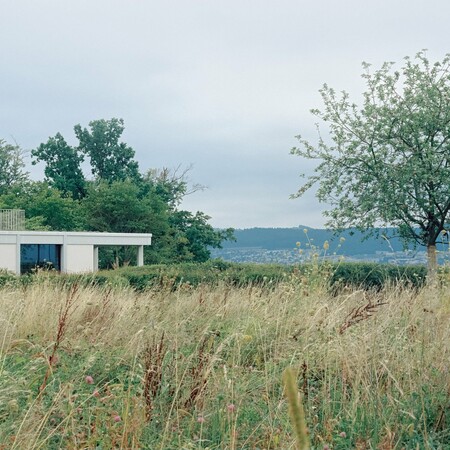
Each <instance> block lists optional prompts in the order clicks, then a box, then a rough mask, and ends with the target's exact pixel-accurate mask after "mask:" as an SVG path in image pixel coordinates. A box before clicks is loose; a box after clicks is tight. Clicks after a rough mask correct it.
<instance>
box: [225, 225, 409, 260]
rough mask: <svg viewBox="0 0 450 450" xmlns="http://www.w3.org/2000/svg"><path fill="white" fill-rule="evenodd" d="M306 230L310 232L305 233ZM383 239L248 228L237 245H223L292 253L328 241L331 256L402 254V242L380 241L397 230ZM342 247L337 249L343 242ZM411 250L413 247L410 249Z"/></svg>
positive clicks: (313, 230)
mask: <svg viewBox="0 0 450 450" xmlns="http://www.w3.org/2000/svg"><path fill="white" fill-rule="evenodd" d="M304 230H307V233H305V231H304ZM377 231H378V232H379V234H380V237H378V238H376V237H375V236H374V237H370V238H367V237H366V235H364V234H362V233H361V232H359V231H357V230H354V229H349V230H346V231H344V232H343V233H340V234H338V235H335V234H334V233H333V232H332V231H330V230H324V229H316V228H309V227H305V226H299V227H297V228H248V229H243V230H239V229H238V230H236V231H235V236H236V239H237V240H236V242H224V244H223V248H224V249H238V248H260V249H265V250H291V249H293V248H294V247H295V246H296V243H297V242H300V243H301V248H308V247H307V244H310V245H315V246H317V247H318V248H320V249H321V248H322V246H323V244H324V242H325V241H328V242H329V244H330V247H329V253H333V252H335V251H338V253H339V254H344V255H346V256H352V255H361V254H374V253H376V252H379V251H382V252H389V251H396V252H397V251H402V250H403V244H402V242H401V240H400V239H398V238H394V237H391V238H389V241H387V240H386V239H384V238H382V237H381V234H382V232H384V233H386V234H387V235H391V236H392V235H393V234H394V230H393V229H388V230H385V229H383V230H377ZM341 238H344V239H345V241H344V242H342V243H341V246H340V247H339V249H338V245H339V243H340V239H341ZM411 248H412V247H411Z"/></svg>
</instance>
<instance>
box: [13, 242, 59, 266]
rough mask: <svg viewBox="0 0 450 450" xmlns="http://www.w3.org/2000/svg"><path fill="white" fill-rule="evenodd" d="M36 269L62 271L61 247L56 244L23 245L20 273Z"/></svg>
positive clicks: (21, 248)
mask: <svg viewBox="0 0 450 450" xmlns="http://www.w3.org/2000/svg"><path fill="white" fill-rule="evenodd" d="M36 268H41V269H47V270H51V269H55V270H60V269H61V246H60V245H55V244H22V245H21V246H20V272H21V273H27V272H31V271H32V270H34V269H36Z"/></svg>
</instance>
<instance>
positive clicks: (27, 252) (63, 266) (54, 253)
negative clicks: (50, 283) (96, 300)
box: [0, 230, 152, 275]
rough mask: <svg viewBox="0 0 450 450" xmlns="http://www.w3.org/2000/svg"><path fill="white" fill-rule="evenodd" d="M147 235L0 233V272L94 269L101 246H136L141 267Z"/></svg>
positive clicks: (60, 232)
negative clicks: (35, 269) (44, 267)
mask: <svg viewBox="0 0 450 450" xmlns="http://www.w3.org/2000/svg"><path fill="white" fill-rule="evenodd" d="M151 241H152V235H151V234H147V233H146V234H134V233H99V232H65V231H24V230H20V231H13V230H11V231H0V269H3V270H8V271H11V272H14V273H16V274H17V275H20V274H21V273H24V272H27V271H29V270H30V268H32V267H36V266H49V267H52V268H54V269H56V270H59V271H61V272H65V273H86V272H94V271H96V270H97V269H98V248H99V247H101V246H135V247H137V265H138V266H142V265H144V246H145V245H151Z"/></svg>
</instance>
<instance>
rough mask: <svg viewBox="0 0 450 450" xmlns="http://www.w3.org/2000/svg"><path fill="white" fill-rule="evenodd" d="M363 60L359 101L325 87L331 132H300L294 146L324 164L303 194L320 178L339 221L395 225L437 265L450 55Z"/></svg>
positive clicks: (323, 196) (445, 197)
mask: <svg viewBox="0 0 450 450" xmlns="http://www.w3.org/2000/svg"><path fill="white" fill-rule="evenodd" d="M363 67H364V69H365V72H364V74H363V78H364V80H365V82H366V91H365V92H364V94H363V100H362V104H361V105H360V106H358V105H357V104H355V103H353V102H351V101H350V97H349V94H348V93H347V92H345V91H344V92H342V93H340V94H337V93H336V92H335V90H334V89H332V88H330V87H329V86H327V85H324V86H323V88H322V89H321V90H320V93H321V95H322V99H323V103H324V107H323V109H321V110H319V109H315V110H313V111H312V113H313V114H314V115H315V116H317V117H318V118H319V119H321V120H322V121H323V122H325V123H326V124H327V125H328V128H329V138H330V139H326V138H323V137H322V136H321V135H320V133H319V138H318V143H317V144H316V145H313V144H311V143H310V142H309V141H307V140H305V139H303V138H302V137H301V136H298V139H299V142H300V146H299V147H296V148H294V149H292V153H293V154H296V155H299V156H302V157H304V158H307V159H314V160H318V161H319V164H318V166H317V167H316V169H315V174H314V175H312V176H310V177H309V178H308V180H307V182H306V183H305V184H304V186H303V187H301V189H300V190H299V191H298V193H297V195H302V194H303V193H304V192H305V191H306V190H307V189H309V188H311V187H312V186H313V185H316V184H317V185H318V190H317V197H318V199H319V200H320V201H323V202H326V203H328V204H330V205H331V209H330V210H329V211H328V212H327V215H328V218H329V221H328V225H329V226H332V227H335V228H345V227H351V226H353V227H357V228H359V229H361V230H368V229H370V228H372V227H374V226H376V225H390V226H394V227H397V229H398V231H399V233H400V235H401V236H402V237H403V238H404V239H405V240H406V241H411V240H412V241H415V242H416V243H418V244H420V245H424V246H426V248H427V251H428V262H429V269H430V273H434V272H435V270H436V264H437V262H436V244H437V243H438V242H439V240H440V236H442V234H443V232H444V230H445V227H446V224H447V223H448V219H449V211H450V55H447V56H445V57H444V59H443V60H442V61H440V62H436V63H433V64H432V63H430V61H429V60H428V58H427V56H426V54H425V52H420V53H418V54H417V55H416V57H415V58H413V59H411V58H405V60H404V65H403V67H402V68H401V69H399V70H395V65H394V63H385V64H383V65H382V67H381V68H380V69H379V70H376V71H374V72H372V71H371V70H370V65H369V64H363Z"/></svg>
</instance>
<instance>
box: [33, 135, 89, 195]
mask: <svg viewBox="0 0 450 450" xmlns="http://www.w3.org/2000/svg"><path fill="white" fill-rule="evenodd" d="M31 155H32V156H33V157H34V158H35V159H34V160H33V162H32V164H33V165H34V164H37V163H38V162H39V161H43V162H45V163H46V166H45V171H44V173H45V177H46V181H47V182H48V183H49V185H50V186H51V187H55V188H56V189H58V190H59V191H60V192H63V193H65V194H67V193H68V194H70V195H71V197H72V198H74V199H81V198H83V197H84V196H85V194H86V180H85V178H84V175H83V171H82V169H81V163H82V162H83V160H84V157H83V155H82V154H80V153H79V152H78V151H77V149H76V148H73V147H71V146H70V145H69V144H68V143H67V142H66V140H65V139H64V138H63V136H62V135H61V134H60V133H56V135H55V136H54V137H50V138H49V139H48V141H47V142H46V143H42V144H41V145H39V147H38V148H36V149H34V150H32V151H31Z"/></svg>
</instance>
